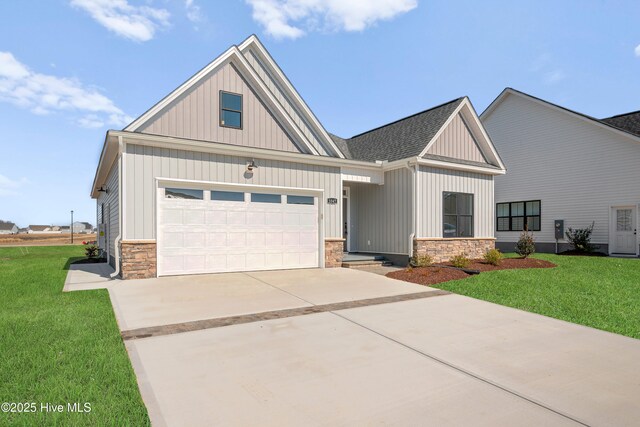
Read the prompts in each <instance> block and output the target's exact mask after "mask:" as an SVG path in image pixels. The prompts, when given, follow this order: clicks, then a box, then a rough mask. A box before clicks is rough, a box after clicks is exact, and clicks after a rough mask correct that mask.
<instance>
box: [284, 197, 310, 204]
mask: <svg viewBox="0 0 640 427" xmlns="http://www.w3.org/2000/svg"><path fill="white" fill-rule="evenodd" d="M287 204H289V205H313V197H312V196H287Z"/></svg>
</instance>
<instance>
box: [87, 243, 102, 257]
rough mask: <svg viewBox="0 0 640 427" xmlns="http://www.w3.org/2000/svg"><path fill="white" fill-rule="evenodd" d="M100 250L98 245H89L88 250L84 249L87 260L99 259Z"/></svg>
mask: <svg viewBox="0 0 640 427" xmlns="http://www.w3.org/2000/svg"><path fill="white" fill-rule="evenodd" d="M99 251H100V250H99V249H98V247H97V246H96V245H89V246H87V247H86V248H84V254H85V255H86V256H87V258H89V259H94V258H97V257H98V252H99Z"/></svg>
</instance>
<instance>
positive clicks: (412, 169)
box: [405, 161, 418, 258]
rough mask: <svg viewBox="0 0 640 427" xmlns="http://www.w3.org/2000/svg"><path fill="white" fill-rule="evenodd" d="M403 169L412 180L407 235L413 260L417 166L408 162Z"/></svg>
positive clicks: (410, 256)
mask: <svg viewBox="0 0 640 427" xmlns="http://www.w3.org/2000/svg"><path fill="white" fill-rule="evenodd" d="M405 167H406V168H407V169H408V170H409V171H410V172H411V175H412V178H413V179H412V180H411V234H409V258H413V239H415V237H416V218H417V215H416V207H417V206H416V198H417V197H416V190H417V188H416V187H417V185H416V184H417V179H418V178H417V177H418V174H417V173H416V172H417V169H418V165H417V164H415V163H413V162H411V161H408V162H407V163H406V164H405Z"/></svg>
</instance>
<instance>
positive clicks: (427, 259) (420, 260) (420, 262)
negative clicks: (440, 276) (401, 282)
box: [411, 254, 433, 267]
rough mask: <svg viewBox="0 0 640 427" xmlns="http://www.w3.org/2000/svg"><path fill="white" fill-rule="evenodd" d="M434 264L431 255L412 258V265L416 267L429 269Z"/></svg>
mask: <svg viewBox="0 0 640 427" xmlns="http://www.w3.org/2000/svg"><path fill="white" fill-rule="evenodd" d="M431 264H433V258H431V256H429V255H426V254H425V255H414V256H413V258H411V265H412V266H414V267H429V266H430V265H431Z"/></svg>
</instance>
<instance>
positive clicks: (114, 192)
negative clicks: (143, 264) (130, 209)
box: [97, 159, 120, 268]
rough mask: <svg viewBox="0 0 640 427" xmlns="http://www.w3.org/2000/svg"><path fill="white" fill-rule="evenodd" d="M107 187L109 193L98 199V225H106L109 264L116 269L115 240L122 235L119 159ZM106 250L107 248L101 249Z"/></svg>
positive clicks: (110, 172) (101, 195) (108, 179)
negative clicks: (101, 206) (102, 208)
mask: <svg viewBox="0 0 640 427" xmlns="http://www.w3.org/2000/svg"><path fill="white" fill-rule="evenodd" d="M106 187H107V188H108V189H109V193H108V194H105V193H100V195H99V196H98V199H97V204H98V217H97V221H98V224H101V223H103V222H104V223H105V224H106V226H107V228H108V232H107V236H106V237H108V238H109V241H108V242H107V243H108V247H109V264H111V266H113V267H114V268H115V264H116V258H115V240H116V237H118V234H120V220H119V215H120V209H119V206H120V205H119V203H120V198H119V190H120V189H119V185H118V159H116V161H115V162H113V166H111V170H110V171H109V175H108V176H107V183H106ZM103 203H104V212H103V215H104V218H102V217H101V216H100V208H99V206H100V205H101V204H103ZM97 239H98V241H100V236H98V237H97ZM101 249H105V248H101Z"/></svg>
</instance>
